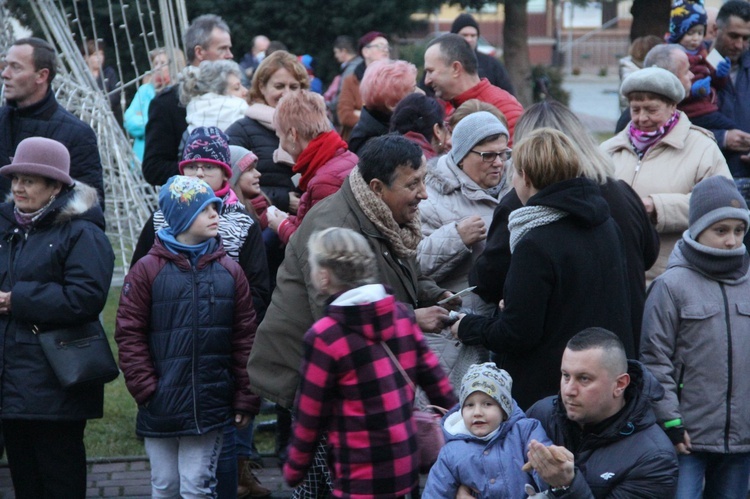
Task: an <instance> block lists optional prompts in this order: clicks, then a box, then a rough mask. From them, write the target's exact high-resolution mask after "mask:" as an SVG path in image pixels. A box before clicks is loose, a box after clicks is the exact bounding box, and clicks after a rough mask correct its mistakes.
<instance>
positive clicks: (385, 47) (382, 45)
mask: <svg viewBox="0 0 750 499" xmlns="http://www.w3.org/2000/svg"><path fill="white" fill-rule="evenodd" d="M365 48H368V49H369V48H376V49H378V50H382V51H383V52H390V51H391V47H390V46H389V45H388V44H387V43H371V44H369V45H365Z"/></svg>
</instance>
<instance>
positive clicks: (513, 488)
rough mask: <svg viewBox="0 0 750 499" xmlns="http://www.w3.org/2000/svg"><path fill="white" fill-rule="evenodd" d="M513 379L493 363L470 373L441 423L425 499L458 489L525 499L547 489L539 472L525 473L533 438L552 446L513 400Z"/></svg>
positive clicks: (476, 493) (448, 495) (443, 495)
mask: <svg viewBox="0 0 750 499" xmlns="http://www.w3.org/2000/svg"><path fill="white" fill-rule="evenodd" d="M512 386H513V380H512V379H511V377H510V374H508V373H507V371H505V370H503V369H500V368H498V367H497V366H496V365H495V363H494V362H485V363H484V364H474V365H473V366H471V367H470V368H469V370H468V371H466V374H465V375H464V377H463V380H462V381H461V388H460V390H459V393H458V395H459V399H460V401H459V403H458V405H457V406H455V407H454V408H453V409H451V410H450V411H449V412H448V414H446V415H445V417H444V418H443V423H442V424H443V434H444V435H445V440H446V443H445V447H443V448H442V449H441V451H440V455H439V456H438V460H437V462H436V463H435V464H434V466H433V467H432V469H431V470H430V475H429V477H428V478H427V483H426V484H425V490H424V493H423V494H422V497H423V498H426V499H427V498H429V499H432V498H438V497H456V492H457V491H458V488H459V486H461V485H464V486H466V487H469V488H470V489H472V491H473V492H474V495H475V497H525V495H526V494H525V491H526V489H525V486H526V485H528V486H529V487H533V488H534V489H533V490H538V488H541V487H545V488H546V485H545V484H543V483H542V482H541V480H540V479H539V477H538V476H537V474H536V472H529V473H526V472H524V471H522V470H521V468H522V467H523V465H524V463H526V461H527V458H526V451H527V450H528V446H529V442H531V440H532V439H535V440H537V441H538V442H545V445H549V444H550V443H551V442H550V440H549V438H547V434H546V433H545V431H544V429H543V428H542V425H541V423H539V421H537V420H536V419H530V418H527V417H526V415H525V414H524V412H523V411H522V410H521V409H520V408H519V407H518V404H516V402H515V400H513V398H512V397H511V393H510V392H511V387H512Z"/></svg>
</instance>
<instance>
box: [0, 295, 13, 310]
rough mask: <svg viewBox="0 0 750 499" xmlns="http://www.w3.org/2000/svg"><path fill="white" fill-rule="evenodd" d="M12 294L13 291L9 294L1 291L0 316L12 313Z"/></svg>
mask: <svg viewBox="0 0 750 499" xmlns="http://www.w3.org/2000/svg"><path fill="white" fill-rule="evenodd" d="M10 294H11V291H8V292H7V293H5V292H3V291H0V314H9V313H10Z"/></svg>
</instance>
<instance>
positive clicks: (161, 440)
mask: <svg viewBox="0 0 750 499" xmlns="http://www.w3.org/2000/svg"><path fill="white" fill-rule="evenodd" d="M159 208H161V210H162V212H163V213H164V217H165V218H166V221H167V222H168V223H169V226H168V227H165V228H163V229H160V230H159V231H158V232H157V234H156V236H157V237H156V241H155V242H154V245H153V247H152V248H151V250H150V251H149V253H148V254H147V255H146V256H144V257H143V258H141V259H140V260H138V262H137V263H136V264H135V265H134V266H133V268H132V269H131V270H130V272H129V273H128V275H127V276H126V278H125V282H124V284H123V288H122V293H121V295H120V308H119V309H118V311H117V324H116V330H115V340H117V344H118V346H119V357H120V369H122V372H123V374H124V375H125V382H126V384H127V387H128V390H129V391H130V394H131V395H132V396H133V398H134V399H135V401H136V402H137V403H138V416H137V420H136V433H137V434H138V435H140V436H142V437H144V443H145V448H146V453H147V454H148V457H149V461H150V462H151V487H152V496H153V497H215V494H216V485H217V481H216V466H217V460H218V457H219V453H220V451H221V447H222V439H223V435H224V427H225V426H227V425H230V424H234V425H236V426H238V427H244V426H246V425H247V424H248V422H249V420H250V416H251V415H254V414H257V413H258V409H259V407H260V400H259V398H258V397H257V396H255V395H253V394H252V393H251V392H250V383H249V380H248V377H247V371H246V369H245V365H246V363H247V358H248V356H249V354H250V348H251V347H252V344H253V339H254V337H255V327H256V320H255V319H256V318H255V311H254V309H253V302H252V299H251V297H250V288H249V286H248V283H247V279H246V278H245V274H244V272H243V271H242V268H241V267H240V266H239V264H238V263H237V262H235V261H234V260H232V259H231V258H230V257H229V256H227V254H226V252H225V251H224V247H223V246H222V244H221V240H220V238H219V237H217V234H218V226H219V215H218V213H219V210H220V209H221V199H220V198H218V197H216V196H215V195H214V191H213V190H211V187H209V185H208V184H207V183H206V182H204V181H202V180H200V179H198V178H193V177H184V176H181V175H175V176H174V177H172V178H170V179H169V180H168V181H167V183H166V184H164V186H162V188H161V191H160V193H159Z"/></svg>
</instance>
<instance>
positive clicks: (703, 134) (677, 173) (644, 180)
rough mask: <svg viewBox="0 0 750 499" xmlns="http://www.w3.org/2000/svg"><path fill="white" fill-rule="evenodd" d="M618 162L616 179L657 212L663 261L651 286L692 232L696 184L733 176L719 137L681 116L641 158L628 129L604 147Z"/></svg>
mask: <svg viewBox="0 0 750 499" xmlns="http://www.w3.org/2000/svg"><path fill="white" fill-rule="evenodd" d="M601 148H602V150H603V151H604V152H605V153H606V154H609V155H610V156H611V157H612V159H613V161H614V164H615V176H616V177H617V178H619V179H622V180H624V181H625V182H627V183H628V184H630V186H631V187H632V188H633V190H635V192H637V193H638V195H639V196H641V197H649V196H650V197H651V199H653V200H654V207H655V210H656V230H657V232H658V233H659V238H660V240H661V248H660V250H659V258H658V259H657V260H656V263H655V264H654V266H653V267H651V269H650V270H649V271H647V272H646V279H647V281H648V282H651V281H652V280H653V279H655V278H656V277H658V276H659V275H661V274H662V273H663V272H664V270H665V269H666V268H667V261H668V260H669V255H670V254H671V253H672V249H673V248H674V245H675V243H676V242H677V240H678V239H679V238H680V237H681V236H682V232H683V231H684V230H685V229H687V228H688V205H689V203H690V193H691V192H692V191H693V187H695V184H697V183H698V182H700V181H701V180H703V179H704V178H706V177H712V176H714V175H723V176H725V177H729V178H732V174H731V173H729V168H728V167H727V162H726V160H725V159H724V156H723V155H722V153H721V151H720V150H719V146H717V145H716V141H715V140H714V136H713V134H712V133H711V132H709V131H708V130H705V129H703V128H700V127H697V126H695V125H693V124H692V123H690V119H689V118H688V117H687V115H685V113H683V112H680V119H679V120H678V121H677V125H675V127H674V128H673V129H672V130H671V131H670V132H669V133H668V134H667V135H665V136H664V138H662V139H661V141H659V142H657V143H656V144H655V145H654V146H652V147H651V149H649V150H648V151H647V152H646V154H645V155H644V156H643V159H641V160H639V159H638V155H637V154H636V153H635V151H634V150H633V146H632V145H631V144H630V140H629V139H628V128H627V127H626V128H625V130H623V131H621V132H620V133H618V134H617V135H615V136H614V137H612V138H611V139H609V140H607V141H606V142H604V143H603V144H602V145H601Z"/></svg>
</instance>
